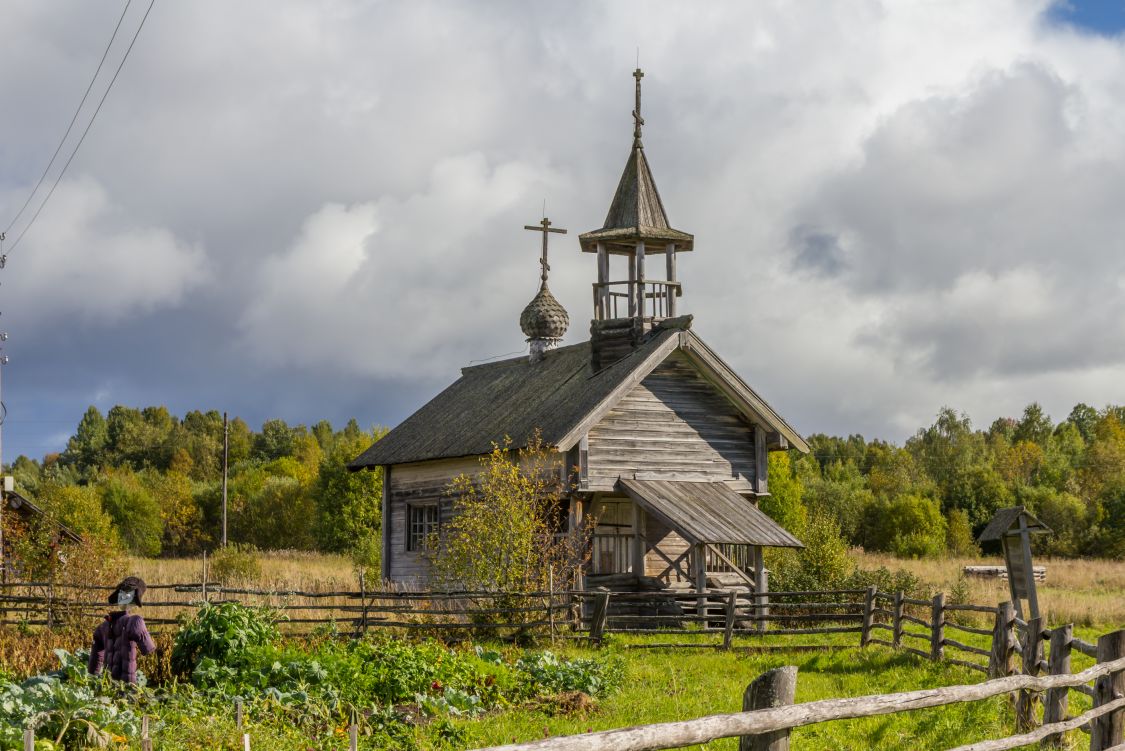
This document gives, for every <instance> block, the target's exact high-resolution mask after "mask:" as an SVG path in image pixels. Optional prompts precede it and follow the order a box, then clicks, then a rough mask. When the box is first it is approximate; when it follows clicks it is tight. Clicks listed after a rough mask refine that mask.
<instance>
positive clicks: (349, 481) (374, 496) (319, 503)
mask: <svg viewBox="0 0 1125 751" xmlns="http://www.w3.org/2000/svg"><path fill="white" fill-rule="evenodd" d="M314 430H315V429H314ZM385 434H386V431H379V432H373V433H366V434H365V433H360V434H359V435H358V436H352V437H347V436H345V435H342V434H341V435H339V436H337V437H336V438H335V439H333V441H332V450H331V451H330V452H329V453H328V454H327V455H326V456H325V457H324V461H322V462H321V464H320V470H319V472H318V475H317V480H316V487H315V491H314V492H315V497H316V507H317V541H318V543H319V546H320V548H321V549H322V550H328V551H332V552H340V553H342V552H347V551H351V550H353V549H354V548H356V547H357V546H361V545H362V544H365V543H366V542H367V541H369V540H370V539H371V538H372V537H373V536H376V537H377V536H378V534H379V530H380V528H381V524H380V520H381V518H382V506H381V504H382V489H383V472H382V469H376V470H374V471H368V470H363V471H360V472H350V471H348V468H347V465H348V462H350V461H352V460H353V459H355V458H356V457H357V456H359V455H360V454H361V453H363V452H364V451H365V450H366V449H367V447H368V446H370V445H371V444H372V443H374V442H375V441H376V440H377V439H379V438H381V437H382V436H383V435H385Z"/></svg>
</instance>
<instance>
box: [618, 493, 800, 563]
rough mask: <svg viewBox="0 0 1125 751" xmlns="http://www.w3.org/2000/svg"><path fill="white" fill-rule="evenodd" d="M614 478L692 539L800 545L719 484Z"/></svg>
mask: <svg viewBox="0 0 1125 751" xmlns="http://www.w3.org/2000/svg"><path fill="white" fill-rule="evenodd" d="M618 482H619V483H620V485H621V488H622V489H623V490H624V491H625V492H626V493H627V494H628V495H629V497H630V498H632V499H633V500H634V501H636V502H637V503H639V504H640V505H641V506H643V507H644V508H645V510H646V511H649V512H651V513H653V514H656V515H657V516H659V517H661V518H662V519H663V520H664V521H665V523H667V524H668V525H669V526H670V527H672V528H673V529H674V530H676V531H677V532H679V533H680V534H681V535H683V536H684V537H686V538H688V539H689V540H690V541H691V542H695V543H734V544H737V545H765V546H767V547H773V548H803V547H804V544H803V543H802V542H801V541H800V540H798V539H797V538H796V537H794V536H793V535H791V534H790V533H789V532H788V531H787V530H786V529H785V528H784V527H782V526H781V525H780V524H778V523H777V522H775V521H774V520H773V519H771V518H769V517H768V516H766V515H765V514H764V513H763V512H762V511H761V510H760V509H759V508H758V507H757V506H755V505H754V504H753V503H752V502H751V501H749V500H747V499H746V498H743V497H742V496H740V495H739V494H738V493H736V492H734V491H733V490H731V489H730V488H729V487H727V486H726V485H725V484H724V483H721V482H684V481H673V480H632V479H626V478H624V477H622V478H621V479H620V480H618Z"/></svg>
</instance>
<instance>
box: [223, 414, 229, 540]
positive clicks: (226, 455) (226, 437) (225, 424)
mask: <svg viewBox="0 0 1125 751" xmlns="http://www.w3.org/2000/svg"><path fill="white" fill-rule="evenodd" d="M229 462H230V423H228V422H227V413H226V412H224V413H223V547H224V548H225V547H226V546H227V465H228V463H229Z"/></svg>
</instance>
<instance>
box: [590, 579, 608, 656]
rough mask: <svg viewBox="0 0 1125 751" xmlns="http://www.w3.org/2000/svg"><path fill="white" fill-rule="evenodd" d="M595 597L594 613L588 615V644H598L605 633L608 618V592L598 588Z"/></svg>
mask: <svg viewBox="0 0 1125 751" xmlns="http://www.w3.org/2000/svg"><path fill="white" fill-rule="evenodd" d="M597 595H598V596H597V597H596V598H594V611H593V612H592V613H591V614H590V643H591V644H600V643H601V641H602V634H604V633H605V624H606V620H607V619H608V617H609V590H607V589H605V588H604V587H599V588H598V593H597Z"/></svg>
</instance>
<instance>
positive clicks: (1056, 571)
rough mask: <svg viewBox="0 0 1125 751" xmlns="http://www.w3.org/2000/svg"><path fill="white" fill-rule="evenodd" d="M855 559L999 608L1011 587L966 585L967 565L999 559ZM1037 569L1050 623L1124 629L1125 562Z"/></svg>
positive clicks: (972, 581) (988, 582) (1044, 562)
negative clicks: (1042, 577)
mask: <svg viewBox="0 0 1125 751" xmlns="http://www.w3.org/2000/svg"><path fill="white" fill-rule="evenodd" d="M854 557H855V559H856V561H857V562H858V563H859V565H860V566H862V567H864V568H878V567H880V566H885V567H887V568H888V569H890V570H892V571H893V570H896V569H906V570H907V571H910V572H911V573H913V574H914V575H915V576H917V577H918V578H919V579H921V580H922V581H923V582H925V583H926V584H928V585H929V586H932V587H933V588H934V589H935V590H941V591H943V592H951V591H953V590H954V589H956V588H960V587H964V588H965V590H966V593H967V597H965V600H966V601H969V602H974V603H979V604H982V605H995V604H996V603H998V602H1002V601H1005V600H1007V599H1009V595H1008V583H1007V582H1006V581H1004V580H1002V579H981V578H977V577H964V579H963V581H962V576H961V571H962V569H963V568H964V567H965V566H982V565H983V566H1003V565H1004V562H1003V560H1001V559H1000V558H941V559H933V560H902V559H899V558H894V557H893V556H889V555H877V554H873V553H863V552H862V551H857V552H856V553H855V554H854ZM1035 565H1037V566H1046V567H1047V581H1046V582H1043V583H1040V584H1039V588H1038V591H1039V604H1040V607H1041V608H1042V610H1043V614H1044V616H1045V617H1046V618H1047V622H1048V623H1052V624H1055V623H1074V624H1077V625H1079V626H1104V627H1113V628H1121V627H1122V626H1125V561H1114V560H1102V559H1066V558H1036V559H1035ZM1103 630H1104V629H1103Z"/></svg>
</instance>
